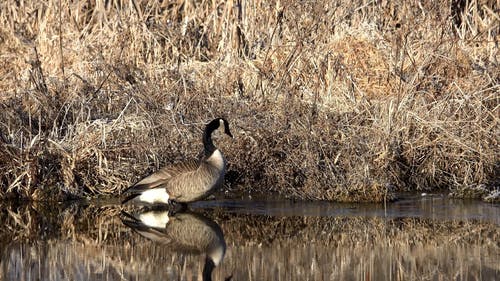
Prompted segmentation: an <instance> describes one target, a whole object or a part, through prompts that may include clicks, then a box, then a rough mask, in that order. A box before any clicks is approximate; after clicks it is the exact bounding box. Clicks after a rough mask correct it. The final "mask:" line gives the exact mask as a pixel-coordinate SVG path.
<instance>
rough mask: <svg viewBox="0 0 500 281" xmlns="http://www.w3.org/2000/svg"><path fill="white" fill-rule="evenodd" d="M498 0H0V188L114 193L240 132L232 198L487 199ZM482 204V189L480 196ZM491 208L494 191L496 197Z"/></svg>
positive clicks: (44, 193)
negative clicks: (208, 130) (445, 195)
mask: <svg viewBox="0 0 500 281" xmlns="http://www.w3.org/2000/svg"><path fill="white" fill-rule="evenodd" d="M498 11H499V4H498V1H487V0H485V1H470V2H467V1H449V2H447V5H444V4H443V3H437V2H436V3H434V2H426V3H422V2H420V1H407V2H404V3H396V2H394V3H393V2H387V1H381V2H372V1H354V2H351V1H340V2H339V1H336V2H332V3H327V4H324V3H322V2H317V3H316V2H314V1H309V2H305V3H304V2H302V1H285V2H280V1H277V2H274V1H270V2H269V1H249V2H246V1H230V2H226V1H221V2H209V1H194V2H189V1H178V2H172V3H170V2H167V1H165V2H155V1H132V2H127V1H106V2H104V1H69V2H68V1H54V0H50V1H45V2H43V3H36V2H18V1H11V0H7V1H3V2H2V3H1V4H0V51H1V55H0V76H1V77H2V79H0V110H1V112H2V114H1V115H0V142H1V143H0V167H1V169H2V171H4V173H2V175H1V176H0V185H1V188H0V197H21V198H28V199H34V200H64V199H67V198H74V197H86V196H96V195H102V194H116V193H119V192H120V191H121V190H123V189H124V188H125V187H126V186H128V185H129V184H130V183H132V182H134V181H135V180H137V179H138V178H139V177H140V176H143V175H145V174H147V173H149V172H151V171H153V170H155V169H157V168H159V167H160V166H161V165H163V164H166V163H170V162H175V161H177V160H180V159H182V158H185V157H194V156H196V155H197V152H198V151H199V149H200V146H201V144H200V134H201V128H202V127H203V124H204V122H206V121H208V120H210V119H211V118H213V117H215V116H225V117H227V118H228V120H229V121H230V123H231V125H232V127H233V129H232V130H233V132H234V133H235V136H236V139H235V140H234V141H233V142H229V141H227V140H224V139H221V140H220V141H219V142H218V145H219V146H220V147H221V148H222V149H223V151H224V153H225V154H226V157H227V158H228V160H229V163H230V166H229V174H228V176H227V181H226V182H227V185H226V189H227V191H229V192H228V193H226V194H228V196H238V195H239V194H241V193H243V192H251V193H268V192H270V191H271V192H276V193H279V194H282V195H285V196H288V197H290V198H294V199H312V200H338V201H383V200H387V199H392V198H393V197H394V192H395V191H398V190H433V189H436V188H439V189H451V190H453V191H454V195H455V196H457V197H466V196H470V194H477V193H476V192H471V189H475V188H476V187H477V186H478V185H480V186H481V187H483V188H484V192H483V193H481V195H480V196H476V195H474V197H479V198H486V197H488V198H490V197H491V194H498V188H499V178H500V175H499V174H498V173H499V171H500V167H499V163H500V160H499V155H500V152H499V147H500V146H499V143H498V141H499V135H500V134H499V107H498V105H499V98H500V97H499V95H498V92H499V80H500V77H499V75H500V74H499V72H498V69H499V52H498V38H499V37H498V34H499V32H500V27H499V26H500V24H499V21H500V20H499V18H498ZM489 200H490V199H489ZM491 201H498V196H496V197H493V199H492V200H491Z"/></svg>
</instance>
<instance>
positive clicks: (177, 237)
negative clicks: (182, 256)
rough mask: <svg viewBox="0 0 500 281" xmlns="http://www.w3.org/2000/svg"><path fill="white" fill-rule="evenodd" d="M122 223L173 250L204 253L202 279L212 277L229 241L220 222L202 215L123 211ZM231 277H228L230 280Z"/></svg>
mask: <svg viewBox="0 0 500 281" xmlns="http://www.w3.org/2000/svg"><path fill="white" fill-rule="evenodd" d="M121 220H122V222H123V224H125V225H126V226H128V227H130V228H131V229H133V230H134V231H135V232H137V233H139V234H140V235H142V236H144V237H146V238H148V239H150V240H153V241H155V242H158V243H161V244H164V245H168V246H169V247H171V248H172V250H174V251H179V252H182V253H192V254H205V255H206V256H205V265H204V267H203V280H208V281H209V280H212V271H213V270H214V268H215V267H216V266H218V265H219V264H220V263H221V261H222V259H223V258H224V255H225V253H226V242H225V240H224V235H223V233H222V230H221V228H220V227H219V225H218V224H217V223H216V222H214V221H213V220H210V219H208V218H206V217H204V216H202V215H200V214H196V213H192V212H183V213H176V214H172V213H171V212H169V211H168V210H142V211H140V212H138V213H135V214H133V215H132V214H129V213H127V212H125V211H122V217H121ZM230 279H231V276H230V277H228V278H226V280H230Z"/></svg>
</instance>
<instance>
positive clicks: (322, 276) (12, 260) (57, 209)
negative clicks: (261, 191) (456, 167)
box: [0, 195, 500, 281]
mask: <svg viewBox="0 0 500 281" xmlns="http://www.w3.org/2000/svg"><path fill="white" fill-rule="evenodd" d="M190 209H191V210H190V211H189V212H178V213H176V214H172V213H171V212H168V211H166V210H141V209H130V208H128V209H123V208H122V207H121V206H119V205H117V204H114V203H113V202H111V203H109V202H107V203H102V202H94V203H93V204H77V203H74V204H61V205H54V204H44V203H38V204H31V205H13V204H3V205H2V208H1V211H0V221H1V222H2V226H3V227H2V228H1V229H0V249H1V250H0V280H186V281H191V280H209V279H210V278H213V280H226V279H229V278H231V280H500V263H499V262H498V261H499V258H500V251H499V249H500V242H499V241H500V239H499V238H500V235H499V234H500V229H499V225H500V221H499V220H500V219H499V218H500V216H499V215H500V206H499V205H498V204H497V205H494V204H486V203H482V202H478V201H462V200H451V199H449V198H447V197H445V196H441V195H431V196H425V197H422V196H419V195H407V196H404V197H403V199H402V200H400V201H398V202H395V203H388V204H386V205H385V206H384V205H383V204H337V203H326V202H292V201H286V200H213V201H204V202H197V203H195V204H193V205H192V206H191V208H190ZM211 262H212V263H213V265H214V266H213V271H212V270H211V269H212V266H211V264H210V263H211Z"/></svg>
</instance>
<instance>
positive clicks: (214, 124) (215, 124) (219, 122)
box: [204, 117, 233, 137]
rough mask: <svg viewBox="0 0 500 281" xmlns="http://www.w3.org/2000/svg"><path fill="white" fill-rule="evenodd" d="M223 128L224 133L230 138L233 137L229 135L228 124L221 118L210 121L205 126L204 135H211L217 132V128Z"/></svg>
mask: <svg viewBox="0 0 500 281" xmlns="http://www.w3.org/2000/svg"><path fill="white" fill-rule="evenodd" d="M220 127H223V128H224V133H225V134H226V135H228V136H230V137H233V134H231V130H229V122H228V121H227V120H226V119H225V118H222V117H219V118H215V119H214V120H212V121H210V123H208V124H207V125H206V126H205V132H204V133H205V134H206V135H208V136H211V135H212V132H213V131H215V130H217V129H218V128H220Z"/></svg>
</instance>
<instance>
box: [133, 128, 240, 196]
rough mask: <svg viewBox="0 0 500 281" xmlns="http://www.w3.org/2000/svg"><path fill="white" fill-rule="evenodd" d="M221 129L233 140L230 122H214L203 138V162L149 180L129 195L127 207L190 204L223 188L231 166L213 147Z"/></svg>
mask: <svg viewBox="0 0 500 281" xmlns="http://www.w3.org/2000/svg"><path fill="white" fill-rule="evenodd" d="M221 125H222V126H224V129H225V133H226V134H228V135H229V136H231V137H232V135H231V132H230V131H229V124H228V122H227V121H226V120H225V119H223V118H217V119H214V120H213V121H212V122H210V123H209V124H208V125H207V126H206V128H205V131H204V134H203V146H204V155H203V157H201V159H199V160H189V161H185V162H182V163H177V164H174V165H172V166H168V167H165V168H162V169H160V170H158V171H157V172H155V173H153V174H151V175H149V176H147V177H145V178H144V179H142V180H140V181H139V182H137V183H136V184H134V185H133V186H131V187H130V188H129V189H128V190H127V191H126V192H125V193H126V194H127V195H128V197H127V198H126V199H125V200H124V201H123V203H126V202H129V201H131V202H137V203H148V204H157V203H163V204H166V203H168V202H169V201H171V200H173V201H176V202H181V203H188V202H193V201H196V200H200V199H203V198H205V197H207V196H208V195H210V194H212V193H213V192H214V191H215V190H217V189H218V188H220V187H221V186H222V184H223V182H224V175H225V174H226V164H227V163H226V159H225V158H224V155H223V154H222V152H221V151H220V150H219V149H217V148H216V147H215V146H214V145H213V142H212V137H211V134H212V132H213V131H214V130H216V129H217V128H219V127H220V126H221Z"/></svg>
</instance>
